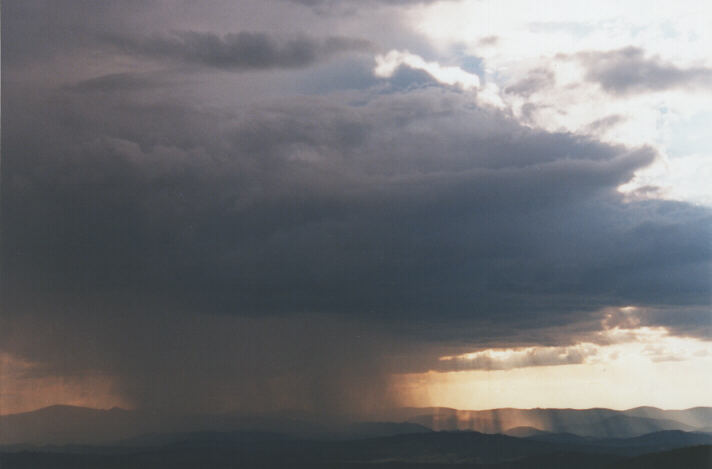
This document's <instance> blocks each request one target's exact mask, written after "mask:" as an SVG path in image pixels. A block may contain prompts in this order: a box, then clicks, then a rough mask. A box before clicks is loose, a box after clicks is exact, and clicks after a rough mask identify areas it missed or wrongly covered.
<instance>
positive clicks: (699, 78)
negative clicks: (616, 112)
mask: <svg viewBox="0 0 712 469" xmlns="http://www.w3.org/2000/svg"><path fill="white" fill-rule="evenodd" d="M578 58H579V59H580V60H581V61H582V62H583V63H584V65H585V66H586V68H587V74H586V78H587V79H588V80H590V81H594V82H597V83H599V84H600V85H601V87H603V89H604V90H606V91H608V92H609V93H614V94H630V93H640V92H645V91H660V90H666V89H671V88H676V87H680V86H704V87H710V86H712V69H709V68H706V67H690V68H680V67H677V66H675V65H673V64H670V63H666V62H664V61H662V60H660V59H659V58H656V57H646V56H645V53H644V51H643V50H642V49H639V48H636V47H626V48H624V49H619V50H613V51H608V52H588V53H581V54H578Z"/></svg>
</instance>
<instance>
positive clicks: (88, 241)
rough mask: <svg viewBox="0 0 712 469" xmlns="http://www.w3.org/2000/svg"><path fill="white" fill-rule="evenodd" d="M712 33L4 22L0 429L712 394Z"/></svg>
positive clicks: (50, 13) (545, 12) (60, 19)
mask: <svg viewBox="0 0 712 469" xmlns="http://www.w3.org/2000/svg"><path fill="white" fill-rule="evenodd" d="M711 31H712V11H710V4H709V2H704V1H687V2H684V1H683V2H654V3H653V4H651V3H650V2H634V1H630V2H620V1H611V2H606V1H602V2H595V3H591V2H568V1H547V2H527V1H510V0H504V1H484V0H483V1H471V0H443V1H411V0H363V1H356V0H259V1H257V0H254V1H253V0H240V1H219V0H214V1H206V2H190V1H182V0H175V1H163V0H156V1H148V2H146V1H134V0H123V1H114V2H93V1H88V0H72V1H70V0H51V1H50V0H27V1H22V2H5V3H4V4H3V9H2V110H3V112H2V173H1V177H2V185H1V190H2V199H1V204H2V238H1V241H0V244H1V246H0V248H1V254H2V270H1V272H0V275H1V282H0V287H1V294H2V305H1V308H2V314H0V378H2V379H0V414H8V413H14V412H22V411H29V410H33V409H37V408H40V407H43V406H46V405H52V404H72V405H84V406H89V407H97V408H110V407H113V406H120V407H125V408H137V409H138V408H146V409H159V410H162V411H165V412H175V413H196V412H223V411H232V410H237V411H246V412H264V411H275V410H282V409H297V410H306V411H313V412H323V413H327V414H339V415H342V414H348V415H355V416H362V415H374V414H375V415H377V414H378V412H380V411H382V410H384V409H387V408H391V407H394V406H405V405H408V406H449V407H456V408H460V409H486V408H494V407H521V408H529V407H573V408H586V407H610V408H617V409H623V408H630V407H635V406H639V405H655V406H658V407H663V408H687V407H692V406H701V405H708V406H712V393H710V392H709V390H710V389H712V376H711V375H710V374H709V372H708V370H709V369H710V366H712V243H711V240H712V237H711V235H712V190H710V188H709V183H708V181H709V180H710V179H711V178H712V140H711V137H710V133H709V132H708V129H709V128H710V126H711V125H712V112H711V111H710V109H712V107H711V105H712V54H710V52H709V51H710V50H712V48H711V47H710V45H712V32H711Z"/></svg>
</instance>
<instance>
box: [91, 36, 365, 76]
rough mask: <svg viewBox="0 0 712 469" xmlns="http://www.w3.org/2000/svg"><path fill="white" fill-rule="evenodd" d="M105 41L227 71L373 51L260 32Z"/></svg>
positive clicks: (347, 41) (348, 41) (356, 43)
mask: <svg viewBox="0 0 712 469" xmlns="http://www.w3.org/2000/svg"><path fill="white" fill-rule="evenodd" d="M103 39H104V40H105V41H106V42H107V43H109V44H111V45H112V46H114V47H115V48H116V49H117V50H118V51H120V52H124V53H127V54H132V55H139V56H145V57H150V58H155V59H164V60H171V61H177V62H181V63H186V64H197V65H205V66H208V67H215V68H220V69H226V70H260V69H270V68H301V67H306V66H308V65H311V64H313V63H315V62H318V61H320V60H324V59H326V58H328V57H331V56H332V55H334V54H338V53H340V52H345V51H354V50H360V51H363V50H368V49H369V48H370V47H371V45H370V43H369V42H368V41H366V40H363V39H352V38H343V37H329V38H326V39H324V40H316V39H311V38H308V37H306V36H303V37H298V38H294V39H290V40H286V41H280V40H277V39H275V38H273V37H271V36H270V35H269V34H265V33H259V32H239V33H234V34H226V35H224V36H219V35H217V34H213V33H204V32H197V31H181V32H174V33H172V34H165V35H153V36H150V37H145V38H136V37H134V36H129V35H125V36H119V35H116V34H114V35H106V36H104V38H103Z"/></svg>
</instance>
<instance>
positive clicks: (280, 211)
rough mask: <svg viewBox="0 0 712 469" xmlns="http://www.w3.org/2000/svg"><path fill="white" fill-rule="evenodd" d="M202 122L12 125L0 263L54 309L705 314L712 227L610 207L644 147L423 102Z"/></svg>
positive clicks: (63, 106) (445, 316)
mask: <svg viewBox="0 0 712 469" xmlns="http://www.w3.org/2000/svg"><path fill="white" fill-rule="evenodd" d="M21 106H23V107H25V110H22V109H20V107H21ZM7 108H8V109H10V110H11V111H12V112H13V115H15V116H16V118H15V119H16V121H17V122H19V121H21V116H22V114H28V113H29V114H32V113H33V112H38V111H37V109H36V108H35V109H32V108H30V107H28V101H27V100H23V101H22V105H20V103H14V102H12V101H11V102H10V103H9V106H8V107H7ZM109 109H110V110H111V112H103V111H106V110H109ZM206 112H207V111H197V110H192V109H189V108H184V107H181V106H178V105H173V106H166V105H159V103H153V104H151V103H144V102H139V100H136V101H135V102H132V101H131V100H129V99H126V97H125V96H123V97H122V98H121V99H114V98H112V97H107V98H106V100H104V101H101V100H97V99H95V97H94V96H92V97H91V99H89V98H86V99H83V98H81V97H75V96H73V95H71V96H64V97H62V98H57V101H56V107H53V108H52V110H51V111H50V112H49V115H50V116H51V119H52V120H54V119H57V120H56V121H49V122H44V123H43V125H42V128H43V129H45V130H43V132H42V134H43V135H41V136H35V137H34V139H33V141H32V142H28V141H26V140H24V139H23V138H22V135H23V133H24V134H27V133H28V132H31V130H30V129H23V128H17V127H15V125H13V123H9V124H10V125H8V127H7V133H6V135H7V137H6V139H5V148H6V149H7V152H8V155H10V157H9V158H7V162H6V165H5V167H6V168H7V174H8V183H7V184H5V187H6V193H7V195H6V197H5V199H4V200H5V201H6V210H5V213H6V217H7V219H8V220H11V221H12V223H8V226H11V227H12V228H10V229H9V230H8V233H7V235H6V245H12V246H14V247H15V249H14V250H13V252H11V253H8V257H7V263H8V265H10V266H13V267H14V268H16V269H17V270H18V271H23V270H27V271H29V272H28V273H27V275H28V276H29V277H30V278H33V279H34V282H42V283H43V288H50V289H57V290H61V291H65V292H66V291H72V290H74V289H76V290H77V291H84V290H86V289H89V290H92V291H95V290H97V289H99V290H101V289H106V288H127V289H129V290H130V291H134V292H144V293H148V292H151V293H152V294H159V295H165V296H166V297H170V298H181V300H182V302H183V303H184V304H186V305H191V307H193V308H195V309H196V310H207V311H220V312H229V313H237V314H260V313H290V312H322V313H341V314H358V315H359V316H361V317H371V318H378V319H379V320H383V321H385V322H393V321H395V322H400V321H402V320H403V318H404V317H407V318H408V323H407V324H405V326H406V328H409V329H414V330H416V331H418V332H419V333H424V332H425V331H428V335H434V336H437V334H438V330H439V329H442V331H441V332H443V333H445V334H446V335H449V334H451V333H452V331H453V330H457V328H454V329H453V328H452V326H453V325H455V324H463V323H468V322H471V321H475V322H476V321H478V320H484V319H486V320H488V321H495V322H502V323H507V324H519V325H522V327H527V324H528V323H531V324H540V325H541V324H545V323H546V322H547V320H551V321H554V322H556V321H564V320H565V317H566V314H567V313H569V312H572V311H581V310H594V309H596V308H600V307H602V306H606V305H610V304H630V303H633V304H635V303H655V304H658V303H663V304H690V303H695V302H696V303H698V304H701V303H704V301H706V298H707V295H708V294H709V286H708V284H707V282H706V281H705V280H704V279H705V276H704V274H705V273H706V271H707V270H706V269H707V268H708V263H707V262H708V260H709V256H710V248H709V245H708V242H707V235H708V232H709V231H708V230H709V221H710V217H709V213H708V212H707V211H706V210H705V209H702V208H696V207H692V206H688V205H686V204H680V203H674V202H661V201H649V202H640V203H633V204H625V203H623V202H622V200H621V197H620V196H619V195H618V194H617V193H616V191H615V188H616V187H617V186H618V185H619V184H621V183H623V182H625V181H627V180H628V179H629V178H630V177H631V175H632V172H633V171H634V170H635V169H637V168H639V167H641V166H643V165H645V164H647V163H649V162H650V161H651V160H652V158H653V156H654V155H653V153H652V151H650V150H648V149H639V150H627V149H624V148H620V147H614V146H609V145H604V144H601V143H597V142H595V141H591V140H585V139H582V138H580V137H575V136H572V135H567V134H547V133H544V132H537V131H533V130H529V129H525V128H522V127H520V126H518V125H517V124H516V123H515V122H513V121H511V120H510V119H508V118H507V117H506V116H504V115H501V114H498V113H496V112H494V111H485V110H483V109H476V108H475V109H468V108H467V107H466V106H465V105H464V103H461V96H459V95H458V94H456V93H452V94H450V93H449V92H444V91H442V90H436V89H433V90H430V91H428V90H424V91H421V92H418V93H415V92H413V93H411V94H408V95H394V96H384V97H381V98H379V99H377V100H375V101H373V102H372V103H370V104H368V105H366V106H363V107H360V108H352V107H347V106H341V105H333V104H329V103H328V102H327V101H325V100H318V99H305V100H296V101H295V102H293V103H292V104H289V105H288V104H287V103H284V104H282V105H281V106H279V107H273V108H270V107H266V108H254V109H251V110H249V111H247V112H246V113H244V114H239V113H238V114H236V115H232V116H230V115H220V114H219V113H210V112H207V113H206ZM304 116H309V118H308V119H305V118H304ZM27 119H28V121H31V116H30V115H28V116H27ZM33 124H35V125H36V121H34V122H33ZM33 128H36V127H34V126H33ZM424 129H427V131H424ZM13 154H17V155H19V154H22V155H24V156H23V158H17V159H13V158H12V155H13ZM58 154H61V155H67V156H66V157H63V158H58V157H57V156H56V155H58ZM35 271H36V272H35ZM68 272H69V273H70V275H67V273H68ZM436 318H437V319H436ZM547 318H549V319H547ZM431 323H434V324H438V325H440V326H441V327H432V326H433V325H434V324H431Z"/></svg>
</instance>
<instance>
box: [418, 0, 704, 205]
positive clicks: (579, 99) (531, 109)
mask: <svg viewBox="0 0 712 469" xmlns="http://www.w3.org/2000/svg"><path fill="white" fill-rule="evenodd" d="M661 10H662V11H661ZM710 18H712V11H710V4H709V3H707V2H681V3H675V4H656V7H655V8H650V7H649V5H648V4H647V3H644V2H623V3H621V2H603V4H601V3H600V2H598V3H596V4H595V5H594V4H586V3H581V2H544V3H541V2H537V3H532V2H525V1H517V0H511V1H504V2H493V1H485V2H481V1H459V2H436V3H433V4H429V5H422V6H420V7H416V8H413V9H411V10H410V12H409V15H408V21H409V23H410V24H411V25H412V27H413V28H414V29H415V30H417V31H418V32H419V33H421V34H423V35H424V36H425V37H427V38H428V39H429V41H430V44H431V45H433V46H434V47H436V48H438V50H439V51H440V53H441V54H443V55H450V56H451V57H452V56H453V51H458V52H456V53H454V55H455V57H452V61H453V62H456V61H457V56H460V59H465V58H467V57H478V58H479V59H480V60H481V61H482V63H483V69H484V76H483V78H484V79H483V85H482V86H483V87H488V89H489V90H490V94H492V93H491V92H492V90H497V92H496V93H495V94H496V96H494V97H491V98H490V99H489V101H491V102H497V100H500V102H501V103H502V105H501V107H507V108H509V109H510V110H511V111H512V112H513V114H514V115H515V116H517V117H518V118H519V119H520V120H521V121H522V122H525V123H527V124H528V125H531V126H533V127H538V128H542V129H546V130H548V131H565V132H574V133H578V134H584V135H593V136H595V137H596V138H599V139H602V140H604V141H609V142H613V143H622V144H625V145H634V146H637V145H648V146H652V147H654V148H655V149H656V150H657V151H658V153H659V158H658V160H657V161H656V162H655V163H654V164H653V165H651V166H650V167H649V168H644V169H641V170H639V171H638V172H637V173H636V176H635V178H634V179H633V180H631V181H630V182H628V183H627V184H624V185H622V186H621V189H620V191H621V192H622V193H623V194H625V195H626V196H627V197H629V198H631V199H640V198H650V197H654V198H665V199H671V200H681V201H686V202H692V203H696V204H702V205H708V206H709V205H711V204H712V199H711V198H710V191H709V188H708V183H707V181H708V180H709V178H710V177H712V170H710V168H709V167H708V166H709V165H707V164H705V163H704V162H703V161H702V160H705V161H706V160H709V159H710V155H709V154H708V152H709V150H708V146H705V145H704V144H698V145H692V146H691V147H690V146H689V145H688V146H687V148H686V149H685V151H684V152H683V154H680V153H679V152H675V151H674V146H675V142H674V138H675V137H674V136H675V135H678V136H679V135H681V134H682V135H684V134H688V133H690V131H691V130H692V129H695V128H703V127H705V125H704V123H705V121H706V120H709V118H708V117H706V116H705V114H704V113H705V111H706V110H707V109H709V107H710V105H711V104H712V92H710V90H711V89H712V75H711V74H710V73H709V70H710V67H712V56H710V54H709V44H710V43H711V41H712V37H711V36H710V31H712V20H710ZM625 48H633V49H636V50H639V51H641V54H642V57H643V58H644V61H646V63H645V64H643V65H642V66H641V67H639V68H638V69H637V72H636V74H637V76H638V77H646V74H647V73H649V71H650V70H652V69H655V67H656V66H660V67H662V68H663V69H664V68H665V67H668V68H669V69H671V70H674V72H677V71H678V70H707V72H706V73H707V76H706V77H705V78H704V79H703V80H702V82H700V83H697V84H696V85H695V86H692V85H690V84H688V85H687V86H680V87H675V86H670V87H665V88H663V87H659V88H656V89H648V90H646V91H647V92H645V93H637V92H630V93H619V94H618V95H616V96H613V95H611V93H609V92H607V91H606V90H605V89H604V88H603V87H602V86H600V84H599V83H596V82H594V81H591V80H587V74H588V73H589V72H590V70H588V69H587V65H586V62H585V60H583V58H584V57H591V54H594V55H595V54H597V53H601V54H605V53H610V52H612V51H619V50H623V49H625ZM647 64H651V67H652V69H646V68H645V65H647ZM542 71H544V72H547V73H549V74H550V75H549V79H548V80H546V81H543V82H540V83H538V84H537V86H535V87H532V88H531V89H528V90H527V91H526V93H517V92H512V91H513V90H516V89H517V86H519V85H521V84H523V83H524V84H525V83H527V82H528V83H530V84H532V83H533V82H532V77H536V74H537V73H541V72H542ZM508 90H509V91H508ZM690 116H695V117H692V118H691V117H690ZM681 122H684V124H681ZM672 126H676V129H675V132H674V133H672V134H671V133H670V132H669V128H671V127H672ZM706 127H709V126H708V125H707V126H706ZM651 186H653V187H656V188H657V189H656V190H655V191H652V192H651V191H650V190H649V189H650V187H651ZM641 189H644V190H643V191H641Z"/></svg>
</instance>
